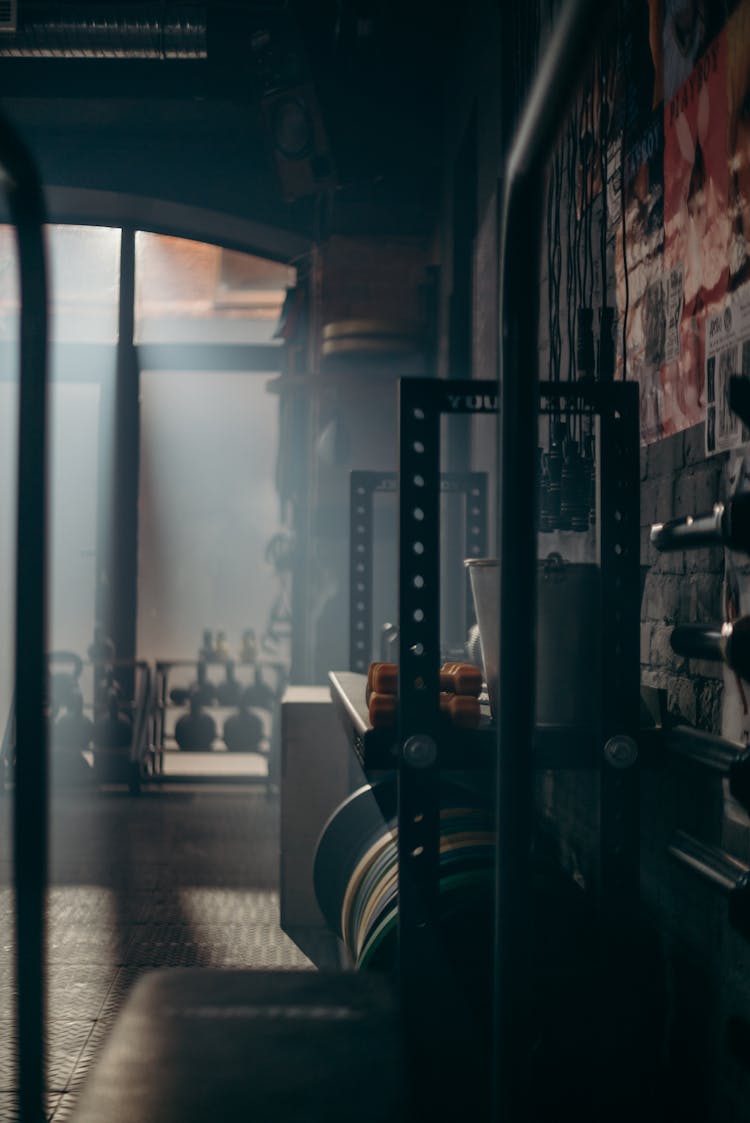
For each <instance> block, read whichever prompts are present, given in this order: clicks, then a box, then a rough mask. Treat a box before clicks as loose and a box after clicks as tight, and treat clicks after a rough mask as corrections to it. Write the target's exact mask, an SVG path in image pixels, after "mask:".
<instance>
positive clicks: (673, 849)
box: [668, 831, 750, 938]
mask: <svg viewBox="0 0 750 1123" xmlns="http://www.w3.org/2000/svg"><path fill="white" fill-rule="evenodd" d="M668 850H669V853H670V854H671V855H672V857H673V858H675V859H676V860H677V861H678V862H680V863H681V865H683V866H686V867H687V868H688V869H690V870H693V872H694V873H697V874H698V875H699V876H700V877H701V878H703V880H704V881H707V882H708V883H709V884H710V885H712V886H714V888H716V889H718V890H720V891H721V892H722V893H724V894H726V896H727V899H728V902H729V920H730V923H731V924H732V926H733V927H734V928H736V929H737V930H738V932H741V933H742V935H743V936H745V937H746V938H750V866H748V865H747V864H746V863H745V862H741V861H740V860H739V858H735V857H734V856H733V855H732V854H728V853H727V851H726V850H722V849H721V848H720V847H718V846H710V845H709V844H707V843H705V842H701V841H699V839H697V838H694V837H693V836H692V835H690V834H688V833H687V832H686V831H677V832H676V833H675V835H674V838H673V839H672V842H671V843H670V845H669V847H668Z"/></svg>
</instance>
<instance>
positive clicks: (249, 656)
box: [240, 628, 258, 663]
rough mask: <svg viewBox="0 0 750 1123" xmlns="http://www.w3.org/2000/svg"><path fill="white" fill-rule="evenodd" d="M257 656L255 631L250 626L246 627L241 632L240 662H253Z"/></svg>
mask: <svg viewBox="0 0 750 1123" xmlns="http://www.w3.org/2000/svg"><path fill="white" fill-rule="evenodd" d="M257 656H258V643H257V640H256V639H255V631H254V630H253V629H252V628H246V629H245V631H244V632H243V633H242V647H241V648H240V662H241V663H254V662H255V660H256V658H257Z"/></svg>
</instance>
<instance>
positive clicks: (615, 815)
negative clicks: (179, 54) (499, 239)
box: [331, 379, 640, 1035]
mask: <svg viewBox="0 0 750 1123" xmlns="http://www.w3.org/2000/svg"><path fill="white" fill-rule="evenodd" d="M539 394H540V408H541V410H542V411H543V412H546V411H547V410H549V409H551V408H553V407H552V405H551V403H553V402H556V403H557V405H558V406H559V404H560V401H561V399H565V400H566V405H567V408H568V409H569V410H570V409H575V408H585V409H586V410H589V411H592V412H594V413H596V414H598V417H599V439H598V442H597V444H598V473H597V474H598V481H599V487H598V502H597V537H598V543H599V562H600V567H601V601H602V603H601V620H602V635H601V661H602V667H603V674H602V685H601V691H602V697H601V714H602V718H601V727H600V729H599V730H597V731H593V732H592V730H590V729H589V730H587V731H584V730H577V729H571V728H564V727H550V726H546V727H537V729H536V731H535V734H534V737H533V744H532V745H524V744H521V743H519V744H518V745H513V746H501V749H500V751H502V752H505V753H508V752H510V751H514V752H519V753H523V754H524V756H525V757H528V764H527V766H526V768H527V770H528V773H529V776H530V775H531V773H532V770H533V769H534V768H545V769H551V768H576V767H579V768H597V769H598V770H599V775H600V902H601V916H602V926H603V933H604V939H605V941H606V940H607V939H610V940H611V941H612V942H611V944H610V951H611V954H612V956H613V957H614V958H615V959H617V957H618V955H619V954H620V952H621V950H622V948H623V947H624V946H626V945H627V942H628V939H629V934H630V933H631V931H632V925H633V924H634V923H635V920H636V917H637V914H638V901H639V838H638V832H639V813H638V805H639V792H638V749H637V741H636V738H637V735H638V722H639V657H638V643H639V592H640V572H639V456H638V448H639V439H638V387H637V386H636V385H634V384H629V383H617V384H616V383H608V384H589V385H576V384H571V383H567V384H565V383H561V384H557V383H555V384H550V383H546V384H542V385H541V386H540V388H539ZM399 404H400V413H399V442H400V471H399V477H398V480H399V485H398V490H399V628H400V632H399V725H398V728H397V730H395V731H389V730H381V729H371V728H370V726H369V721H368V718H367V708H366V705H365V697H364V695H365V680H364V677H363V676H362V675H361V674H353V673H351V672H350V673H347V674H343V673H339V674H332V675H331V686H332V697H333V699H334V702H335V703H336V704H337V705H338V707H339V711H340V713H341V717H342V720H343V722H344V726H345V728H346V730H347V732H348V734H349V738H350V741H351V743H352V745H353V747H354V749H355V751H356V752H357V755H358V756H359V759H360V762H361V763H362V764H363V766H364V768H365V769H366V770H368V771H371V770H380V769H385V768H391V769H393V768H395V769H396V770H397V772H398V847H399V919H398V925H399V945H398V946H399V951H398V955H399V978H400V980H401V990H402V1002H403V1007H404V1012H405V1014H406V1017H407V1022H408V1024H409V1025H410V1026H411V1027H412V1030H413V1032H419V1033H427V1034H428V1035H429V1032H430V1021H429V1020H430V1017H431V1016H432V1013H433V1011H434V1002H435V1000H434V991H435V979H436V978H438V977H440V976H439V975H438V974H436V971H439V970H440V955H439V952H438V949H437V939H436V933H437V930H438V915H439V876H438V854H439V849H438V848H439V782H440V772H441V770H443V769H455V768H460V769H464V770H465V769H483V770H487V771H489V770H491V769H493V768H494V766H495V765H496V763H497V759H498V758H497V752H498V732H497V729H496V728H495V727H494V726H493V725H492V723H491V722H490V720H489V714H488V713H485V715H484V717H483V721H482V725H481V727H480V729H479V730H477V731H476V732H461V733H458V732H455V733H447V732H446V731H445V730H444V729H443V728H442V727H441V725H440V721H439V711H438V703H437V699H438V692H439V652H440V629H439V611H440V584H439V579H440V574H439V541H440V539H439V529H440V528H439V496H440V476H439V463H440V455H439V454H440V422H441V418H442V417H443V416H445V415H454V414H472V413H476V414H487V413H496V412H497V408H498V400H497V385H496V383H494V382H490V381H455V380H431V379H430V380H427V379H403V380H402V381H401V383H400V403H399ZM354 494H356V493H354ZM359 497H360V498H361V496H359ZM360 514H361V512H358V511H356V509H355V511H354V516H355V518H356V517H358V516H359V515H360ZM528 517H529V518H530V519H531V518H533V517H534V512H532V511H529V512H528ZM363 538H366V535H364V534H363ZM360 556H362V555H361V554H355V557H360ZM357 576H361V574H357V572H356V569H355V573H354V574H353V577H354V578H355V579H356V577H357ZM358 591H361V590H358ZM522 618H523V617H522V612H520V613H519V624H520V623H521V621H522ZM355 666H356V663H355ZM521 797H522V798H526V797H525V794H524V793H521ZM529 798H530V785H529ZM530 827H531V824H529V828H530ZM505 829H506V824H505V823H503V822H500V823H499V824H498V838H499V845H500V846H501V847H503V846H508V845H511V846H512V847H514V848H515V851H514V852H515V860H516V861H517V862H518V863H519V867H524V868H525V867H526V865H527V862H528V854H529V850H530V844H531V838H530V830H529V837H528V838H527V839H526V840H525V844H524V846H523V847H522V848H521V847H519V846H518V838H517V837H516V838H515V839H512V838H511V839H510V842H508V841H506V840H505V838H504V833H505ZM503 908H504V910H505V911H506V914H510V915H513V912H514V908H515V902H514V901H513V900H505V901H504V902H503Z"/></svg>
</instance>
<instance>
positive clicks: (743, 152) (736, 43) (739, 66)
mask: <svg viewBox="0 0 750 1123" xmlns="http://www.w3.org/2000/svg"><path fill="white" fill-rule="evenodd" d="M727 153H728V156H729V217H730V220H731V222H732V242H731V252H730V262H729V263H730V270H731V276H730V280H729V287H730V289H733V290H734V289H737V288H739V287H740V285H743V284H744V283H745V282H746V281H748V280H750V0H743V2H742V3H741V4H740V6H739V8H738V9H737V11H736V12H735V13H734V15H733V16H732V17H731V19H730V20H729V23H728V24H727Z"/></svg>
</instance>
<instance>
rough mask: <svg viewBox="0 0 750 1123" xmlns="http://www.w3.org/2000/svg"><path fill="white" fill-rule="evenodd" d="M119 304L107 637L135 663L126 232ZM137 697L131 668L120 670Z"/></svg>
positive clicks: (133, 360) (135, 376)
mask: <svg viewBox="0 0 750 1123" xmlns="http://www.w3.org/2000/svg"><path fill="white" fill-rule="evenodd" d="M120 246H121V248H120V303H119V317H118V341H117V369H116V375H115V387H114V418H113V425H114V441H113V446H114V447H113V464H112V475H111V480H112V487H111V493H110V496H109V508H108V510H107V511H106V512H104V518H105V520H106V521H107V531H108V533H107V536H106V537H107V543H108V544H107V571H108V573H109V575H110V582H109V590H108V591H109V604H108V605H107V606H106V609H105V611H106V617H105V618H106V619H107V621H108V632H109V635H110V636H111V638H112V639H113V640H114V643H115V650H116V652H117V657H118V659H123V660H131V661H132V660H135V655H136V622H137V615H138V486H139V469H140V370H139V367H138V355H137V351H136V347H135V341H134V331H135V231H134V230H132V229H128V228H124V229H123V231H122V236H121V243H120ZM119 674H120V675H121V676H122V685H123V689H124V690H125V691H126V692H127V695H128V697H132V695H133V689H134V679H133V671H132V669H124V668H123V669H121V670H120V672H119Z"/></svg>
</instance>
